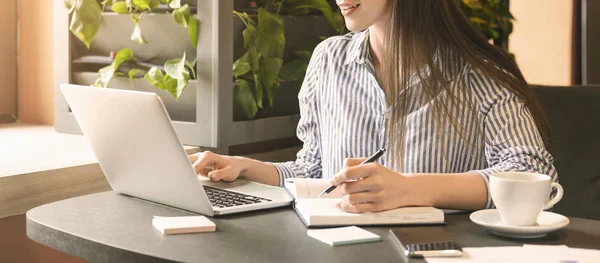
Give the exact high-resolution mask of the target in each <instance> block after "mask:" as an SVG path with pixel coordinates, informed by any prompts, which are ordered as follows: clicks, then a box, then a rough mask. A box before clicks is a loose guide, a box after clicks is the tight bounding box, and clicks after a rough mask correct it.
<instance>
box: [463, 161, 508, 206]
mask: <svg viewBox="0 0 600 263" xmlns="http://www.w3.org/2000/svg"><path fill="white" fill-rule="evenodd" d="M470 172H474V173H477V174H479V176H481V179H483V183H484V184H485V192H486V193H487V198H486V202H485V209H492V208H496V206H495V205H494V201H493V200H492V195H491V194H490V175H491V174H493V173H497V172H501V170H500V169H498V168H487V169H483V170H472V171H470Z"/></svg>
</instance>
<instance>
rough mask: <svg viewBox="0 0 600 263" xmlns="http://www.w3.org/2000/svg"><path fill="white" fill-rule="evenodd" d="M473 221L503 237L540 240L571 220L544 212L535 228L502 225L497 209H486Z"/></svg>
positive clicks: (474, 216) (475, 214)
mask: <svg viewBox="0 0 600 263" xmlns="http://www.w3.org/2000/svg"><path fill="white" fill-rule="evenodd" d="M470 218H471V221H473V222H474V223H475V224H478V225H480V226H483V227H485V228H487V229H488V230H490V231H492V233H494V234H496V235H499V236H503V237H514V238H539V237H543V236H546V235H547V234H548V233H550V232H553V231H556V230H558V229H561V228H563V227H565V226H567V225H568V224H569V219H568V218H567V217H565V216H563V215H559V214H556V213H552V212H545V211H542V213H541V214H540V216H539V217H538V220H537V224H536V225H534V226H510V225H506V224H504V223H502V220H501V219H500V213H499V212H498V210H496V209H486V210H479V211H476V212H473V213H472V214H471V216H470Z"/></svg>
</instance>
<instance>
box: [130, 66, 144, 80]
mask: <svg viewBox="0 0 600 263" xmlns="http://www.w3.org/2000/svg"><path fill="white" fill-rule="evenodd" d="M140 72H141V70H139V69H135V68H134V69H130V70H129V71H128V72H127V76H128V77H129V80H131V81H133V77H135V75H136V74H138V73H140Z"/></svg>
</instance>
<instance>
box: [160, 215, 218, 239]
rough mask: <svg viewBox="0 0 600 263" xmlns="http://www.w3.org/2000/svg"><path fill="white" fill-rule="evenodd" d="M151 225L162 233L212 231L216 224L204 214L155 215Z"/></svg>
mask: <svg viewBox="0 0 600 263" xmlns="http://www.w3.org/2000/svg"><path fill="white" fill-rule="evenodd" d="M152 225H153V226H154V227H155V228H156V229H158V230H159V231H160V232H161V233H163V234H164V235H170V234H184V233H200V232H214V231H216V229H217V225H215V223H213V222H212V221H210V220H209V219H208V218H206V217H204V216H177V217H159V216H155V217H154V218H152Z"/></svg>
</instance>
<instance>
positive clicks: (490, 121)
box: [474, 92, 558, 208]
mask: <svg viewBox="0 0 600 263" xmlns="http://www.w3.org/2000/svg"><path fill="white" fill-rule="evenodd" d="M505 94H506V96H501V97H500V98H498V99H497V100H496V103H495V104H494V105H493V106H492V107H491V108H490V111H489V112H488V114H487V115H486V116H485V119H484V135H485V157H486V161H487V164H488V168H486V169H482V170H476V171H474V172H476V173H478V174H479V175H481V177H482V178H483V180H484V182H485V185H486V188H487V190H488V191H487V192H488V197H487V202H486V208H493V207H494V204H493V202H492V198H491V195H490V193H489V176H490V174H492V173H496V172H507V171H523V172H535V173H540V174H546V175H549V176H550V177H551V178H552V181H555V182H556V181H557V180H558V174H557V172H556V169H555V167H554V165H553V162H554V159H553V158H552V156H551V155H550V153H549V152H548V151H547V150H546V148H545V147H544V143H543V141H542V138H541V135H540V133H539V131H538V129H537V126H536V124H535V121H534V119H533V117H532V115H531V113H530V111H529V110H528V109H527V107H526V106H525V104H524V103H523V102H522V101H521V100H520V99H518V98H517V97H516V96H515V95H513V94H512V93H508V92H506V93H505Z"/></svg>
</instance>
